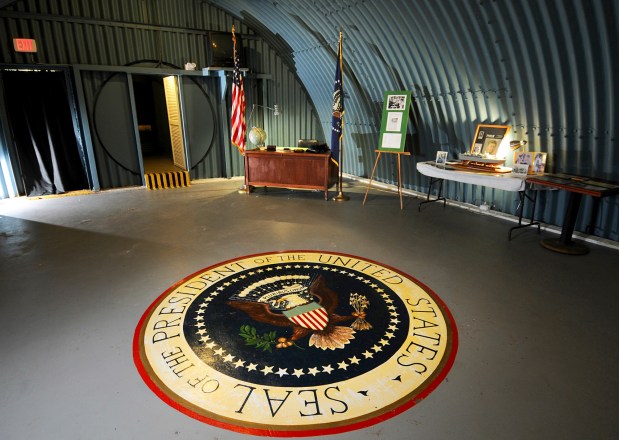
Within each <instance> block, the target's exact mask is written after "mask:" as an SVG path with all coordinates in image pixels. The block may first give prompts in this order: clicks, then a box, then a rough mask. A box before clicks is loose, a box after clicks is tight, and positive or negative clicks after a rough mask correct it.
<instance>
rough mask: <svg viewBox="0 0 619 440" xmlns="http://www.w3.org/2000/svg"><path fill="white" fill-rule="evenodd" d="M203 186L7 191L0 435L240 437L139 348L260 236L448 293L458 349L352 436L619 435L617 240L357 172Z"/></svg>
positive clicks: (260, 245) (0, 287)
mask: <svg viewBox="0 0 619 440" xmlns="http://www.w3.org/2000/svg"><path fill="white" fill-rule="evenodd" d="M239 185H240V182H239V181H238V180H227V181H225V180H224V181H214V182H208V183H200V184H194V185H192V186H191V187H190V188H182V189H169V190H159V191H148V190H146V189H127V190H115V191H105V192H101V193H98V194H90V195H76V196H70V197H56V198H45V199H36V200H30V199H19V200H4V201H0V228H1V229H0V245H1V247H0V256H1V259H0V264H1V266H0V311H1V312H2V318H1V320H0V334H1V335H2V339H3V343H2V356H1V357H0V438H2V439H4V440H8V439H31V440H32V439H65V440H68V439H115V438H118V439H149V440H155V439H171V438H175V439H200V440H205V439H213V440H214V439H218V440H223V439H238V438H241V437H248V436H245V435H240V434H236V433H233V432H230V431H226V430H222V429H219V428H214V427H211V426H209V425H206V424H203V423H200V422H198V421H196V420H194V419H192V418H190V417H187V416H186V415H184V414H182V413H181V412H178V411H176V410H174V409H172V408H171V407H169V406H168V405H167V404H165V403H164V402H163V401H161V400H160V399H159V398H158V397H157V396H156V395H155V394H154V393H153V392H152V391H151V390H150V389H148V388H147V387H146V385H145V384H144V382H143V381H142V379H141V378H140V376H139V375H138V372H137V370H136V367H135V366H134V363H133V359H132V337H133V332H134V330H135V327H136V325H137V323H138V320H139V319H140V317H141V315H142V314H143V312H144V311H145V310H146V309H147V308H148V306H149V305H150V304H151V303H152V302H153V301H154V300H155V298H156V297H157V296H158V295H159V294H160V293H162V292H163V291H164V290H166V289H167V288H168V287H169V286H171V285H172V284H174V283H175V282H176V281H178V280H180V279H182V278H184V277H185V276H187V275H189V274H191V273H194V272H196V271H198V270H200V269H202V268H205V267H207V266H210V265H212V264H215V263H218V262H222V261H225V260H229V259H231V258H235V257H238V256H242V255H246V254H253V253H258V252H268V251H278V250H291V249H316V250H329V251H336V252H343V253H347V254H353V255H358V256H362V257H366V258H370V259H373V260H376V261H379V262H381V263H384V264H386V265H389V266H393V267H395V268H397V269H399V270H401V271H403V272H406V273H408V274H410V275H411V276H413V277H415V278H417V279H418V280H419V281H421V282H422V283H424V284H426V285H427V286H429V287H430V288H431V289H432V290H434V292H436V293H437V294H438V295H439V296H440V297H441V299H442V300H443V301H444V302H445V303H446V304H447V306H448V307H449V309H450V310H451V312H452V314H453V315H454V318H455V321H456V323H457V326H458V331H459V338H460V340H459V350H458V354H457V357H456V360H455V364H454V366H453V368H452V370H451V372H450V373H449V375H448V377H447V379H446V380H445V381H443V382H442V383H441V384H440V385H439V387H438V388H437V389H436V390H435V391H434V392H432V393H431V394H430V395H429V396H428V397H427V398H426V399H424V400H423V401H421V402H420V403H419V404H417V405H416V406H414V407H413V408H411V409H410V410H408V411H406V412H404V413H403V414H401V415H399V416H397V417H395V418H392V419H390V420H387V421H385V422H383V423H380V424H377V425H374V426H372V427H369V428H366V429H363V430H359V431H353V432H349V433H345V434H340V435H334V436H330V437H329V438H334V439H335V438H337V439H342V440H344V439H346V440H348V439H373V440H375V439H377V438H384V439H424V440H428V439H441V440H450V439H458V440H464V439H519V440H521V439H585V438H596V439H610V438H618V436H619V417H617V414H618V413H619V379H618V377H617V374H616V368H617V365H619V351H618V350H617V347H619V325H618V324H617V316H619V300H618V299H617V298H618V297H617V281H616V273H615V271H616V270H617V268H618V267H619V250H617V249H616V248H612V247H606V246H604V247H602V246H597V245H595V244H590V245H589V246H590V247H591V252H590V253H589V254H588V255H585V256H567V255H561V254H557V253H554V252H551V251H548V250H546V249H545V248H543V247H542V246H540V245H539V240H540V237H548V236H552V235H553V234H551V233H550V232H547V231H542V233H541V235H538V234H537V232H536V231H535V230H533V229H531V230H523V231H518V232H516V233H515V234H514V239H513V240H512V241H508V240H507V230H508V228H509V227H511V226H512V225H513V223H510V222H508V221H506V220H504V219H501V218H497V217H493V216H489V215H484V214H478V213H475V212H472V211H468V210H464V209H460V208H458V207H455V206H450V205H449V204H448V206H447V207H446V208H443V207H442V206H441V205H439V204H433V205H427V206H425V207H424V208H423V210H422V212H418V211H417V203H418V201H419V199H417V198H414V197H406V198H405V204H404V209H403V210H400V207H399V201H398V199H397V195H395V194H393V193H386V192H382V191H378V190H374V189H373V190H372V191H371V193H370V196H369V197H368V201H367V203H366V205H365V206H363V205H362V203H361V201H362V200H363V195H364V192H365V186H364V185H359V184H356V185H355V184H351V185H350V186H349V185H347V186H346V187H345V191H346V193H347V194H348V195H350V196H351V200H350V201H348V202H339V203H338V202H332V201H329V202H325V201H324V200H323V197H322V194H321V193H319V192H312V191H290V190H284V189H269V190H268V191H267V192H264V191H262V190H261V189H259V190H257V191H256V192H255V193H252V194H251V195H249V196H247V195H242V194H238V192H237V189H238V188H239Z"/></svg>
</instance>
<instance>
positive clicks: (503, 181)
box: [417, 162, 525, 191]
mask: <svg viewBox="0 0 619 440" xmlns="http://www.w3.org/2000/svg"><path fill="white" fill-rule="evenodd" d="M417 171H419V172H420V173H421V174H423V175H424V176H429V177H435V178H438V179H444V180H454V181H456V182H462V183H470V184H473V185H482V186H487V187H490V188H496V189H502V190H505V191H524V188H525V179H524V178H521V177H512V175H511V174H509V173H507V174H490V173H481V172H480V173H477V172H471V171H461V170H457V169H449V165H447V169H443V168H439V167H437V166H436V164H435V162H419V163H417Z"/></svg>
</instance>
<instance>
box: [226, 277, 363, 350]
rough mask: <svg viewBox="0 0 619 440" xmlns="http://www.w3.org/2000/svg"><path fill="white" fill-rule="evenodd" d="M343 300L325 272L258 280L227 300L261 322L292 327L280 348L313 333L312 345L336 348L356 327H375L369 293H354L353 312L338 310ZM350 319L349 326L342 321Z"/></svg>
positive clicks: (280, 342) (353, 332)
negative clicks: (368, 311)
mask: <svg viewBox="0 0 619 440" xmlns="http://www.w3.org/2000/svg"><path fill="white" fill-rule="evenodd" d="M339 301H340V299H339V297H338V294H337V293H336V292H334V291H333V290H332V289H330V288H329V287H328V286H327V285H326V282H325V279H324V277H323V276H322V275H318V276H314V277H311V276H310V275H306V274H296V275H284V276H275V277H270V278H265V279H261V280H258V281H255V282H253V283H251V284H249V285H248V286H247V287H246V288H245V289H243V290H242V291H241V292H239V293H237V294H235V295H232V296H231V297H230V299H229V301H228V302H227V304H228V305H230V306H231V307H234V308H235V309H238V310H241V311H243V312H244V313H246V314H247V315H248V316H249V317H250V318H252V319H253V320H255V321H257V322H261V323H265V324H270V325H274V326H278V327H288V328H290V329H291V334H290V335H289V336H286V337H280V338H279V339H278V342H279V343H278V344H277V348H287V347H290V346H292V345H293V344H294V343H295V342H296V341H297V340H299V339H301V338H304V337H306V336H309V346H310V347H316V348H320V349H322V350H335V349H338V348H344V346H345V345H346V344H348V343H349V342H350V341H351V340H352V339H354V335H355V332H356V331H358V330H369V329H371V328H372V325H371V324H370V323H369V322H368V321H366V319H365V318H366V309H367V308H368V306H369V301H368V300H367V298H366V297H365V296H363V295H358V294H356V293H352V294H351V295H350V305H351V307H352V309H353V311H352V312H351V313H350V314H349V315H340V314H338V313H336V310H337V308H338V305H339ZM353 320H354V321H353ZM346 321H353V322H352V324H351V325H350V326H349V327H347V326H344V325H340V324H342V323H344V322H346Z"/></svg>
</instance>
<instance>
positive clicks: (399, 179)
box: [363, 150, 410, 209]
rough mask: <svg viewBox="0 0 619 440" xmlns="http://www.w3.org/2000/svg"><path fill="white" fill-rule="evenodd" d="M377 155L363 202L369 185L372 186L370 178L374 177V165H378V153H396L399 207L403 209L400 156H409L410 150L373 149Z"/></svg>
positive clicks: (368, 190)
mask: <svg viewBox="0 0 619 440" xmlns="http://www.w3.org/2000/svg"><path fill="white" fill-rule="evenodd" d="M375 151H376V153H378V155H377V156H376V162H374V168H372V174H371V175H370V181H369V182H368V189H367V190H366V191H365V197H364V198H363V204H364V205H365V199H367V197H368V192H370V186H372V179H373V178H374V171H376V165H378V160H379V159H380V155H381V154H382V153H388V154H397V155H398V194H399V195H400V209H404V207H403V204H402V173H401V165H400V162H401V161H400V156H401V155H403V154H404V155H406V156H410V152H408V151H381V150H375Z"/></svg>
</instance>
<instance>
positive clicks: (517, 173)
mask: <svg viewBox="0 0 619 440" xmlns="http://www.w3.org/2000/svg"><path fill="white" fill-rule="evenodd" d="M528 172H529V165H527V164H526V163H524V164H522V163H515V164H514V166H513V167H512V175H513V176H514V177H527V174H528Z"/></svg>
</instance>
